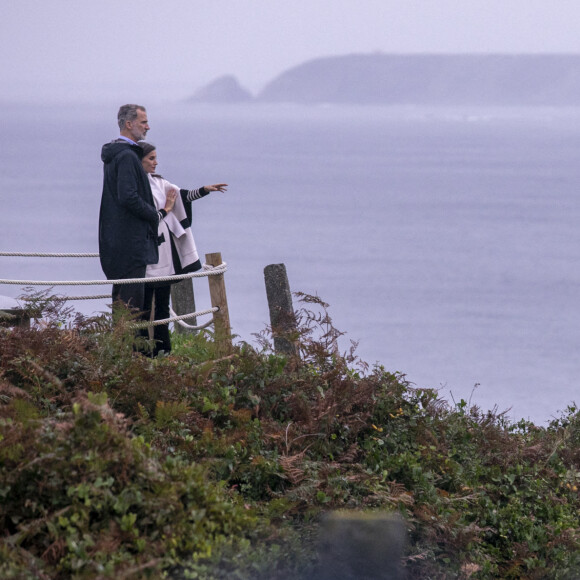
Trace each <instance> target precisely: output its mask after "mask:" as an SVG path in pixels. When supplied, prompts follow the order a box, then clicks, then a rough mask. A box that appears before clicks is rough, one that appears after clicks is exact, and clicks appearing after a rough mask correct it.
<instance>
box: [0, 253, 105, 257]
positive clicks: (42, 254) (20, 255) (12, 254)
mask: <svg viewBox="0 0 580 580" xmlns="http://www.w3.org/2000/svg"><path fill="white" fill-rule="evenodd" d="M0 256H4V257H7V256H16V257H19V258H98V257H99V254H71V253H58V252H0Z"/></svg>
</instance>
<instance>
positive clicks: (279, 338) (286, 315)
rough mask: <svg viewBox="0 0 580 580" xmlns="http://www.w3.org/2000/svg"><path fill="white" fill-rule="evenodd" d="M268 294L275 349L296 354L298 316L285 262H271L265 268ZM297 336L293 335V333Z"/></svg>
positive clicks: (283, 352) (282, 352)
mask: <svg viewBox="0 0 580 580" xmlns="http://www.w3.org/2000/svg"><path fill="white" fill-rule="evenodd" d="M264 281H265V282H266V296H267V298H268V308H269V310H270V325H271V327H272V336H273V337H274V350H275V351H276V352H277V353H280V354H288V355H293V356H296V355H297V354H298V348H297V345H296V333H297V328H296V316H295V315H294V307H293V306H292V293H291V292H290V284H289V283H288V275H287V274H286V266H285V265H284V264H270V265H269V266H266V267H265V268H264ZM292 334H294V335H295V336H294V337H292V336H291V335H292Z"/></svg>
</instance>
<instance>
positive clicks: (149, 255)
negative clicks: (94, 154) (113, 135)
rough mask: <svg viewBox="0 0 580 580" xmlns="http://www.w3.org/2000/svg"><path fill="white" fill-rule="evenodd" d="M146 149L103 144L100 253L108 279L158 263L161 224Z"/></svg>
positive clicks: (123, 143) (120, 276) (114, 143)
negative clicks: (146, 166)
mask: <svg viewBox="0 0 580 580" xmlns="http://www.w3.org/2000/svg"><path fill="white" fill-rule="evenodd" d="M142 156H143V150H142V149H141V147H139V145H131V144H130V143H129V142H128V141H124V140H123V139H119V140H117V141H112V142H111V143H107V144H105V145H103V149H102V151H101V159H102V160H103V163H104V177H103V196H102V198H101V210H100V214H99V254H100V259H101V267H102V268H103V272H104V273H105V276H106V277H107V278H108V279H118V278H123V277H126V275H127V273H128V272H130V271H131V270H133V269H135V268H137V267H139V266H146V265H148V264H156V263H157V261H158V259H159V255H158V251H157V226H158V223H159V214H158V213H157V210H156V209H155V204H154V202H153V195H152V193H151V186H150V185H149V180H148V178H147V174H146V173H145V171H144V170H143V166H142V165H141V158H142Z"/></svg>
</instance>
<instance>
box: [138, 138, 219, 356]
mask: <svg viewBox="0 0 580 580" xmlns="http://www.w3.org/2000/svg"><path fill="white" fill-rule="evenodd" d="M139 145H140V146H141V147H142V148H143V158H142V160H141V163H142V164H143V169H144V170H145V173H147V176H148V178H149V183H150V184H151V191H152V193H153V200H154V202H155V207H156V208H157V210H158V211H159V214H160V216H161V218H162V219H160V220H159V231H158V238H157V243H158V244H159V261H158V262H157V264H150V265H149V266H147V271H146V274H145V277H146V278H153V277H160V276H172V275H173V274H187V273H189V272H196V271H197V270H200V269H201V262H200V260H199V255H198V253H197V249H196V247H195V241H194V239H193V234H192V232H191V203H192V202H193V201H196V200H198V199H201V198H202V197H205V196H206V195H208V194H209V193H211V192H212V191H222V192H223V191H227V190H226V187H227V183H216V184H214V185H204V186H202V187H200V188H199V189H191V190H187V189H181V188H179V187H177V186H176V185H173V184H172V183H169V181H167V180H166V179H163V177H161V175H158V174H157V173H155V169H156V167H157V164H158V162H157V151H156V148H155V145H152V144H151V143H147V142H145V141H140V142H139ZM170 295H171V283H170V282H152V283H150V284H145V307H144V308H145V310H147V309H149V310H151V308H152V303H153V300H154V299H155V320H163V319H165V318H169V300H170ZM153 338H154V340H155V347H154V349H153V353H152V356H157V355H158V354H159V352H161V351H162V350H163V351H165V354H169V352H171V341H170V338H169V325H168V324H160V325H158V326H154V327H153Z"/></svg>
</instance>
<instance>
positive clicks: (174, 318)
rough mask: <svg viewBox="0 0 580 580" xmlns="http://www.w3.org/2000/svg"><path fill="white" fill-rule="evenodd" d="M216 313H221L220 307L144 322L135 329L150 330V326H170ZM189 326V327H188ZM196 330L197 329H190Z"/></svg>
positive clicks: (136, 325) (139, 323) (135, 326)
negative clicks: (171, 323)
mask: <svg viewBox="0 0 580 580" xmlns="http://www.w3.org/2000/svg"><path fill="white" fill-rule="evenodd" d="M214 312H219V307H218V306H214V307H213V308H208V309H207V310H200V311H199V312H191V313H190V314H181V315H179V316H178V315H175V316H171V317H170V318H163V319H162V320H150V321H143V322H136V323H135V324H133V325H132V326H133V328H148V327H150V326H160V325H162V324H169V323H170V322H180V321H182V320H187V319H188V318H196V317H197V316H204V315H205V314H213V313H214ZM171 313H172V315H173V314H175V313H174V312H173V311H172V312H171ZM212 322H213V319H212V320H210V321H209V322H208V323H207V324H206V325H205V326H209V325H210V324H211V323H212ZM187 326H189V325H187ZM190 328H196V327H190Z"/></svg>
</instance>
